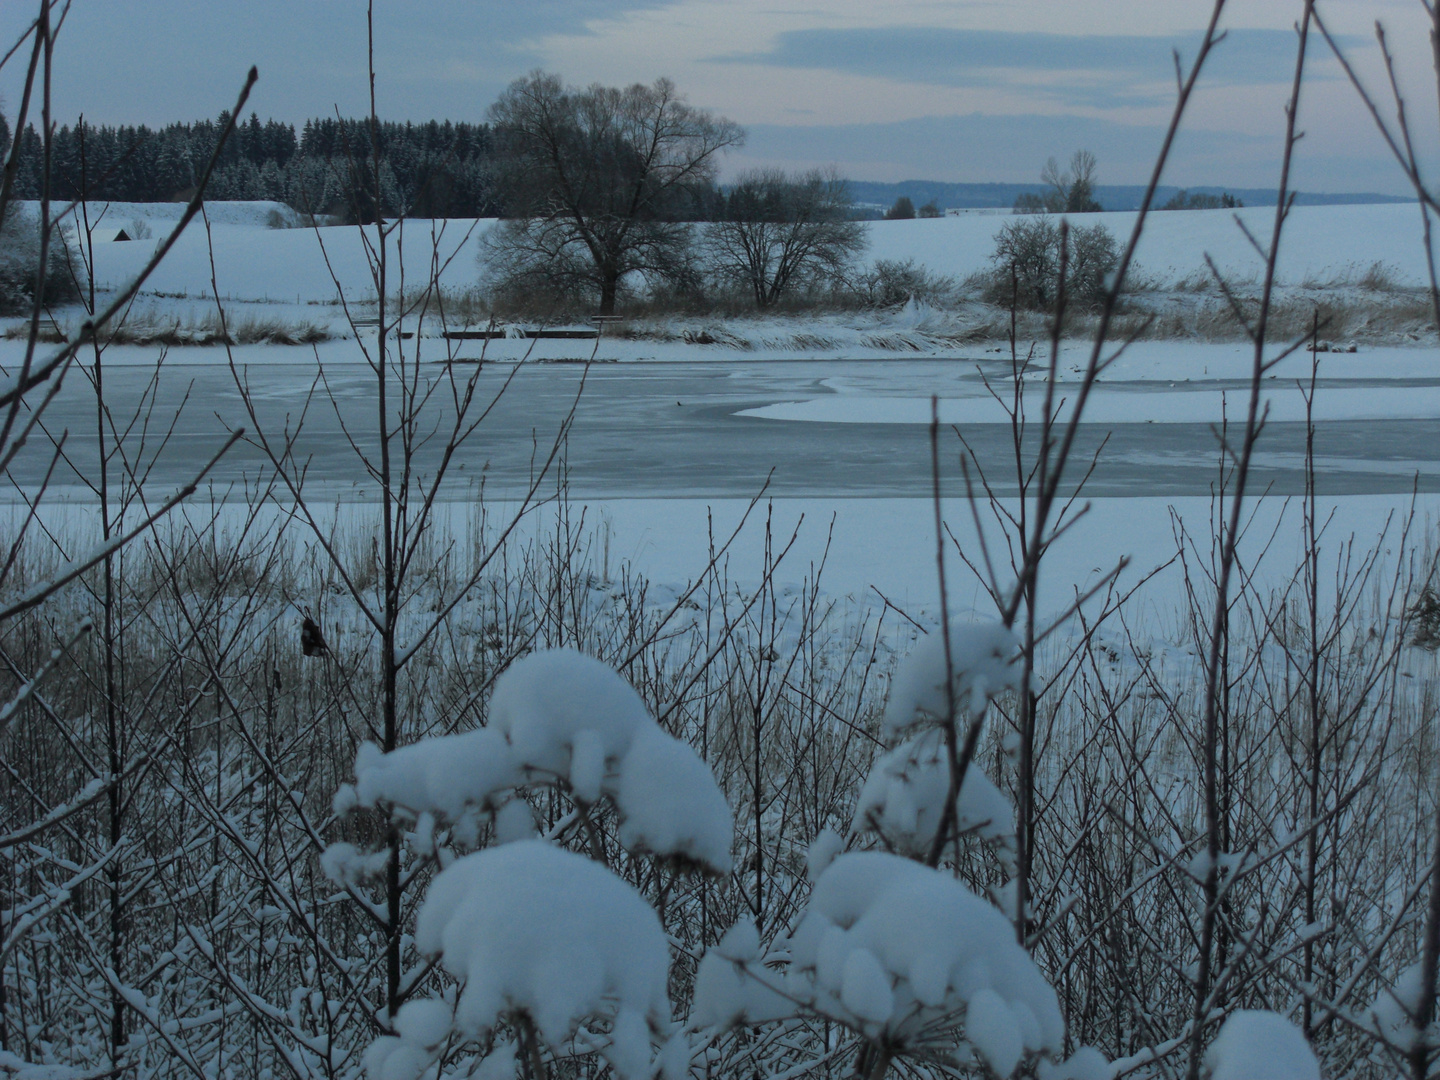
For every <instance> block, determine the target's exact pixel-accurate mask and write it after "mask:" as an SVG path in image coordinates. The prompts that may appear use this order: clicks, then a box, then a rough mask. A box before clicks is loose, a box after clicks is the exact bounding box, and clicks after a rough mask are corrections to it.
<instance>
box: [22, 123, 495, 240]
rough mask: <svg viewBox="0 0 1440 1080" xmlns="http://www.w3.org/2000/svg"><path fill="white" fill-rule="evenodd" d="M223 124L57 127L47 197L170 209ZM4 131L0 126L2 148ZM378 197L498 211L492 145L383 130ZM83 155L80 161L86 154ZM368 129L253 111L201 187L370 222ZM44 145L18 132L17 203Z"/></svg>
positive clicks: (433, 213)
mask: <svg viewBox="0 0 1440 1080" xmlns="http://www.w3.org/2000/svg"><path fill="white" fill-rule="evenodd" d="M228 119H229V117H228V115H226V114H223V113H222V114H221V116H220V117H219V118H218V119H216V120H214V121H211V120H201V121H198V122H196V123H189V124H181V123H176V124H169V125H167V126H165V127H163V128H158V129H152V128H149V127H146V126H144V125H143V124H142V125H139V126H132V125H121V126H119V127H110V126H107V125H100V126H97V125H94V124H89V123H86V124H84V125H83V127H82V125H80V124H76V125H75V126H73V127H71V126H65V127H61V128H59V129H58V130H57V131H56V133H55V139H54V143H53V146H52V161H51V189H50V190H51V197H52V198H55V199H67V200H68V199H74V198H78V197H79V196H80V195H81V193H82V192H85V193H87V194H88V196H89V197H90V198H92V199H113V200H115V201H117V202H166V201H169V200H172V199H176V198H179V197H182V196H184V197H188V195H189V194H190V193H193V190H194V188H195V185H196V183H197V181H198V179H199V177H200V174H201V173H202V172H203V171H204V168H205V165H206V163H207V162H208V161H209V160H210V157H211V155H212V154H213V153H214V151H215V145H216V143H217V142H218V141H219V137H220V132H221V131H223V130H224V128H225V125H226V123H227V122H228ZM10 141H11V131H10V127H9V124H8V122H7V121H6V120H5V118H4V117H0V147H4V149H5V152H7V153H8V151H9V147H10ZM378 141H379V148H380V158H381V165H380V170H379V172H380V191H379V196H378V202H379V204H380V206H381V208H382V211H383V212H384V213H385V214H387V215H393V214H398V213H400V212H401V211H402V209H403V210H404V211H405V212H407V213H409V214H410V215H411V216H414V217H485V216H493V215H495V214H496V213H498V212H499V211H500V209H501V207H500V206H499V205H498V203H497V202H496V200H495V198H494V195H493V188H494V185H493V183H492V182H491V176H492V173H493V168H492V162H491V157H492V154H493V149H494V145H495V140H494V139H493V137H492V132H491V129H490V127H489V125H487V124H466V123H453V122H451V121H448V120H447V121H444V122H443V123H442V122H438V121H433V120H432V121H429V122H428V123H423V124H413V123H405V124H399V123H382V124H381V125H380V129H379V140H378ZM82 151H83V152H82ZM372 152H373V149H372V143H371V133H370V125H369V123H368V122H367V121H363V120H338V119H329V120H326V119H319V120H307V121H306V122H305V125H304V127H303V128H301V130H300V132H299V134H298V135H297V133H296V130H295V128H294V126H292V125H290V124H286V123H283V122H281V121H278V120H266V121H263V122H262V121H261V120H260V118H259V117H258V116H256V115H254V114H253V113H252V114H251V116H250V119H249V120H246V121H243V122H242V123H241V124H239V125H238V126H237V128H236V131H235V135H234V137H233V138H232V139H231V140H230V141H229V142H228V143H227V144H226V145H225V148H224V151H223V153H222V155H221V158H220V161H219V163H218V167H217V169H216V171H215V174H214V175H213V176H212V177H211V180H210V184H209V187H208V188H207V194H208V197H209V198H211V199H214V200H217V201H229V200H241V199H270V200H274V201H276V202H282V203H286V204H287V205H289V206H292V207H294V208H295V209H296V210H299V211H301V212H302V213H314V214H329V215H333V216H336V217H339V218H341V219H342V220H347V221H355V220H371V219H373V214H374V206H375V204H376V202H377V196H376V193H375V191H374V190H373V188H374V186H375V185H374V179H373V174H374V170H373V169H372V168H371V163H372V162H371V159H372ZM43 168H44V165H43V157H42V155H41V140H40V136H39V134H38V133H37V132H36V130H35V128H34V126H33V125H31V126H27V127H26V129H25V131H24V132H22V133H21V135H20V153H19V162H18V170H19V171H18V174H17V176H16V196H17V197H18V198H21V199H36V198H39V197H40V188H41V183H40V181H41V175H42V171H43Z"/></svg>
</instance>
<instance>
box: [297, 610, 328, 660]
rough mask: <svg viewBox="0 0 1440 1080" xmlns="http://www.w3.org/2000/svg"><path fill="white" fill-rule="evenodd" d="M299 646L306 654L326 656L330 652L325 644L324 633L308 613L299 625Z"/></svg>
mask: <svg viewBox="0 0 1440 1080" xmlns="http://www.w3.org/2000/svg"><path fill="white" fill-rule="evenodd" d="M300 648H301V650H302V651H303V652H304V653H305V655H306V656H327V655H329V652H330V646H329V645H326V644H325V635H324V634H322V633H320V626H319V624H318V623H316V621H315V620H314V619H312V618H310V616H308V615H307V616H305V621H304V622H303V623H302V624H301V625H300Z"/></svg>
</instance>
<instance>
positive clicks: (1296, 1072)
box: [1205, 1009, 1320, 1080]
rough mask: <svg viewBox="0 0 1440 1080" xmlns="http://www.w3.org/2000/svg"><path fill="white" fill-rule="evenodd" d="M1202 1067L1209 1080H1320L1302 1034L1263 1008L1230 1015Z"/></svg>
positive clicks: (1287, 1022) (1315, 1064) (1311, 1051)
mask: <svg viewBox="0 0 1440 1080" xmlns="http://www.w3.org/2000/svg"><path fill="white" fill-rule="evenodd" d="M1205 1065H1206V1067H1207V1068H1209V1070H1210V1080H1320V1064H1319V1062H1317V1061H1316V1060H1315V1053H1314V1051H1313V1050H1311V1049H1310V1044H1309V1043H1308V1042H1306V1041H1305V1035H1304V1033H1303V1032H1301V1030H1300V1029H1299V1028H1298V1027H1296V1026H1295V1025H1294V1024H1292V1023H1291V1022H1290V1021H1289V1020H1286V1019H1285V1018H1284V1017H1283V1016H1281V1015H1280V1014H1279V1013H1273V1012H1266V1011H1264V1010H1262V1009H1242V1010H1241V1011H1239V1012H1233V1013H1231V1014H1230V1015H1229V1017H1227V1018H1226V1020H1225V1023H1224V1024H1223V1025H1222V1026H1221V1028H1220V1034H1219V1035H1217V1036H1216V1037H1215V1041H1214V1042H1213V1043H1211V1044H1210V1049H1209V1050H1207V1051H1206V1052H1205Z"/></svg>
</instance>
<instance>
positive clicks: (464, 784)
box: [322, 649, 734, 1080]
mask: <svg viewBox="0 0 1440 1080" xmlns="http://www.w3.org/2000/svg"><path fill="white" fill-rule="evenodd" d="M535 786H546V787H551V788H554V789H558V790H560V791H563V792H565V793H567V794H568V795H569V796H570V798H571V799H572V800H573V803H574V805H575V808H576V814H577V815H578V816H579V817H581V818H582V819H584V820H585V821H587V823H588V824H589V826H591V827H594V826H595V820H594V818H593V817H590V816H589V815H592V814H595V813H597V812H599V810H600V809H601V807H602V804H607V805H609V806H613V808H614V810H615V814H616V818H617V826H618V827H617V833H618V836H619V839H620V842H621V844H622V845H623V846H624V847H625V848H627V849H628V850H629V851H631V852H632V853H635V854H641V855H651V856H657V857H662V858H666V859H668V860H671V861H672V862H674V863H676V864H677V865H679V866H680V867H682V868H692V867H693V868H700V869H703V870H705V871H708V872H710V873H713V874H724V873H728V871H729V869H730V863H731V853H730V848H731V844H732V841H733V837H734V824H733V819H732V817H731V813H730V807H729V804H728V803H727V802H726V800H725V796H724V794H723V793H722V792H721V791H720V788H719V786H718V785H717V784H716V782H715V779H714V777H713V776H712V775H711V773H710V770H709V768H708V767H707V766H706V765H705V763H704V762H703V761H702V760H701V759H700V758H699V756H698V755H697V754H696V753H695V751H694V750H692V749H691V748H690V747H689V746H688V745H686V744H685V743H683V742H681V741H680V740H678V739H675V738H673V737H672V736H670V735H668V734H666V733H665V732H664V731H663V730H661V728H660V726H659V725H658V724H657V723H656V722H655V720H654V718H653V717H652V716H651V715H650V712H649V710H648V709H647V708H646V707H645V703H644V702H643V701H642V700H641V698H640V696H639V694H637V693H636V692H635V690H634V689H633V688H632V687H631V686H630V685H629V684H628V683H627V682H625V680H624V679H622V678H621V677H620V676H619V675H618V674H616V673H615V672H614V671H613V670H611V669H610V668H609V667H607V666H606V665H604V664H603V663H601V662H600V661H598V660H595V659H593V658H591V657H588V656H585V655H583V654H581V653H579V652H576V651H574V650H571V649H554V650H549V651H544V652H537V653H532V654H531V655H529V656H527V657H525V658H524V659H522V660H519V661H517V662H516V663H515V664H514V665H512V666H511V667H510V668H509V670H507V671H506V672H505V673H504V674H503V675H502V676H501V677H500V678H499V679H498V680H496V684H495V690H494V693H493V695H492V697H491V701H490V711H489V726H487V727H485V728H481V729H479V730H475V731H470V732H464V733H461V734H458V735H449V736H444V737H440V738H433V739H425V740H422V741H420V742H417V743H415V744H413V745H411V746H406V747H402V748H400V749H397V750H394V751H392V752H391V753H388V754H386V753H381V752H380V750H379V749H378V748H377V747H376V746H374V745H373V744H368V743H367V744H365V745H364V746H362V747H361V748H360V750H359V752H358V753H357V755H356V761H355V783H354V785H353V786H350V785H347V786H346V787H344V788H342V789H341V791H340V792H338V793H337V795H336V798H335V809H336V812H337V813H344V812H348V811H350V810H354V809H358V808H359V807H361V806H378V807H380V808H382V809H384V810H386V811H387V812H388V813H389V814H390V815H391V818H392V826H398V825H404V824H406V823H413V826H414V828H413V831H411V832H408V833H406V834H404V835H405V837H406V839H407V841H408V842H409V848H410V849H411V850H412V851H413V852H414V853H415V854H416V855H418V856H420V857H422V858H432V857H433V858H435V859H436V860H438V862H439V864H440V865H441V866H442V867H444V869H442V871H441V872H440V873H439V874H438V875H437V876H436V877H435V879H434V881H433V882H431V883H430V887H429V890H428V892H427V894H426V897H425V900H424V902H423V904H422V905H421V906H420V909H419V912H418V915H417V916H416V923H415V934H414V944H415V948H416V949H417V950H418V951H419V952H421V953H422V954H424V955H426V956H429V957H432V958H434V959H435V960H436V961H437V962H438V964H439V967H440V968H441V970H443V971H444V972H446V973H447V974H448V975H449V976H450V977H451V978H453V979H454V980H455V983H456V986H457V987H458V989H457V990H456V991H454V992H447V994H446V995H442V996H440V997H432V998H426V999H418V1000H412V1001H409V1002H407V1003H406V1004H405V1005H403V1006H402V1007H401V1008H400V1010H399V1011H398V1013H397V1014H396V1016H395V1017H394V1019H393V1024H392V1028H393V1033H390V1034H386V1035H382V1036H381V1037H380V1038H379V1039H377V1040H376V1041H375V1042H374V1043H373V1044H372V1045H371V1047H370V1050H369V1051H368V1052H367V1055H366V1059H365V1067H366V1071H367V1073H368V1074H369V1075H370V1076H372V1077H375V1078H377V1080H416V1078H418V1077H420V1076H421V1075H422V1074H424V1073H425V1072H426V1070H428V1069H430V1068H431V1067H432V1065H434V1063H435V1062H436V1061H437V1060H439V1059H440V1058H441V1057H442V1056H443V1055H447V1054H452V1053H453V1054H460V1055H462V1056H465V1055H468V1056H469V1058H470V1059H471V1065H472V1066H474V1067H475V1068H477V1069H479V1070H480V1071H482V1072H486V1073H487V1074H489V1073H495V1074H497V1075H498V1074H500V1073H503V1072H505V1071H506V1070H507V1069H510V1068H511V1067H513V1063H514V1056H515V1054H516V1053H522V1054H526V1055H528V1057H527V1060H534V1059H535V1058H536V1057H537V1056H538V1055H539V1054H540V1044H541V1043H543V1044H544V1045H545V1046H548V1047H549V1048H550V1049H551V1051H552V1052H555V1053H559V1052H560V1051H561V1047H562V1044H565V1043H567V1042H568V1041H569V1040H572V1039H573V1038H575V1037H576V1034H577V1031H578V1030H579V1029H580V1027H581V1025H584V1026H585V1029H586V1031H585V1034H584V1038H585V1039H586V1040H589V1043H590V1045H589V1049H591V1050H594V1051H597V1052H599V1053H600V1054H602V1055H603V1056H604V1057H605V1059H606V1060H607V1061H608V1062H609V1063H610V1065H611V1066H612V1067H613V1068H614V1070H615V1072H616V1074H617V1075H618V1076H620V1077H621V1078H622V1080H639V1078H640V1077H642V1076H644V1075H646V1074H647V1071H648V1068H649V1064H650V1051H651V1042H652V1037H653V1038H654V1039H655V1040H656V1041H658V1042H662V1043H663V1042H665V1041H666V1039H665V1037H666V1033H667V1028H668V1025H669V1023H670V1002H669V997H668V993H667V985H668V981H669V974H670V970H669V969H670V954H669V944H668V941H667V939H666V936H665V933H664V931H663V930H662V928H661V925H660V920H659V918H658V917H657V916H656V914H655V912H654V910H653V909H652V908H651V907H650V905H649V904H648V903H647V902H646V900H645V899H644V898H643V897H642V896H641V895H640V894H639V892H637V891H636V890H635V888H634V887H633V886H631V885H630V884H629V883H628V882H626V881H624V880H622V879H621V878H620V877H618V876H617V875H616V874H615V873H614V872H612V871H611V870H610V869H609V867H608V866H606V865H604V864H603V863H602V862H600V861H596V860H595V859H592V858H589V857H586V856H582V855H577V854H574V853H572V852H570V851H567V850H565V849H563V848H562V847H559V846H557V845H555V844H552V843H549V842H546V841H544V840H537V839H531V838H529V837H531V836H532V835H533V832H534V819H533V816H532V814H531V812H530V809H529V806H528V804H527V803H525V802H524V800H523V793H524V791H525V790H526V789H528V788H531V787H535ZM487 814H488V815H490V818H491V821H492V822H493V826H494V829H493V832H494V838H495V840H496V841H497V845H498V846H493V847H490V848H487V849H485V850H481V851H477V852H474V853H472V854H469V855H465V856H463V857H457V855H456V853H455V852H454V851H453V850H452V848H453V847H456V846H459V847H464V846H468V845H470V844H473V843H475V842H477V841H478V839H479V837H480V828H479V825H480V818H481V816H482V815H487ZM447 826H448V827H449V828H450V830H451V835H450V837H449V846H447V845H446V844H437V843H436V840H435V836H436V832H437V829H443V828H445V827H447ZM386 858H387V853H386V852H385V851H379V852H375V853H366V852H364V851H361V850H359V849H358V848H356V847H355V846H353V845H351V844H348V843H337V844H332V845H331V846H330V847H329V848H328V849H327V851H326V852H325V854H324V856H323V857H322V865H323V868H324V870H325V872H326V874H327V875H328V876H329V877H330V878H331V879H332V880H334V881H336V882H337V883H340V884H342V885H345V886H346V887H347V888H350V889H352V890H353V889H356V888H359V887H362V886H363V885H364V884H365V883H366V881H367V880H368V879H369V878H371V877H373V876H374V875H375V874H376V873H378V872H380V871H382V870H383V869H384V867H385V864H386ZM407 872H411V871H407ZM502 1025H505V1026H506V1028H507V1030H509V1031H511V1032H513V1033H514V1034H515V1040H514V1041H510V1042H507V1041H504V1040H501V1041H499V1042H498V1043H497V1042H496V1035H497V1030H498V1029H500V1028H501V1026H502ZM597 1026H599V1027H604V1028H607V1029H608V1034H606V1035H604V1036H601V1035H597V1034H596V1031H595V1029H596V1027H597ZM517 1044H518V1045H517ZM676 1045H677V1046H679V1047H680V1051H677V1052H676V1053H680V1052H682V1051H683V1049H684V1047H683V1042H682V1043H679V1044H676Z"/></svg>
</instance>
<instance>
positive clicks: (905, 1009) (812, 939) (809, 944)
mask: <svg viewBox="0 0 1440 1080" xmlns="http://www.w3.org/2000/svg"><path fill="white" fill-rule="evenodd" d="M790 946H791V957H792V962H793V966H794V969H795V970H794V976H795V977H796V978H797V980H798V984H801V985H803V984H807V983H808V985H804V991H805V992H806V996H807V997H809V998H810V999H811V1000H813V1002H814V1004H815V1007H816V1008H817V1009H819V1010H820V1011H821V1012H823V1013H825V1014H827V1015H830V1016H833V1017H836V1018H838V1019H841V1020H844V1021H845V1022H846V1023H848V1024H849V1025H850V1026H851V1027H853V1028H855V1029H856V1030H860V1031H863V1032H864V1033H866V1034H867V1035H868V1036H870V1037H872V1038H873V1037H875V1036H878V1035H880V1034H881V1033H882V1032H883V1033H884V1034H885V1035H886V1036H887V1037H889V1038H890V1039H891V1040H893V1041H896V1042H900V1043H903V1042H904V1041H905V1040H906V1039H907V1038H908V1037H910V1036H911V1035H914V1034H918V1033H919V1032H921V1031H922V1030H924V1029H925V1028H926V1026H927V1025H928V1024H930V1023H932V1022H933V1021H935V1020H936V1019H939V1018H941V1017H944V1016H947V1015H949V1014H953V1013H955V1012H958V1011H961V1010H964V1012H965V1014H966V1020H965V1030H966V1039H967V1040H968V1042H969V1043H970V1045H971V1046H972V1047H973V1048H974V1049H975V1051H976V1052H977V1053H978V1054H979V1055H980V1056H981V1057H982V1058H983V1059H984V1060H985V1062H986V1064H988V1065H989V1067H990V1068H991V1069H993V1070H994V1071H995V1072H996V1073H998V1074H1000V1075H1001V1076H1008V1075H1009V1074H1010V1073H1011V1072H1012V1071H1013V1070H1014V1068H1015V1066H1016V1065H1017V1064H1019V1062H1020V1060H1021V1058H1022V1057H1023V1056H1024V1055H1025V1054H1027V1053H1039V1052H1045V1051H1048V1052H1051V1053H1059V1052H1060V1051H1062V1050H1063V1049H1064V1040H1065V1022H1064V1020H1063V1018H1062V1017H1061V1014H1060V1006H1059V1003H1058V1001H1057V1000H1056V998H1055V991H1054V990H1052V989H1051V988H1050V986H1049V984H1047V983H1046V981H1045V978H1044V976H1042V975H1041V973H1040V970H1039V969H1038V968H1037V967H1036V966H1035V963H1034V961H1033V960H1031V958H1030V956H1029V954H1028V953H1026V952H1025V950H1024V949H1022V948H1021V947H1020V946H1019V945H1018V944H1016V942H1015V932H1014V930H1013V928H1012V927H1011V926H1010V924H1009V923H1008V922H1007V921H1006V920H1005V917H1004V916H1003V915H1001V914H1000V912H998V911H997V910H995V908H993V907H992V906H991V905H990V904H988V903H986V902H985V901H984V900H982V899H980V898H979V897H978V896H976V895H975V894H974V893H972V892H970V891H969V890H968V889H966V888H965V886H963V885H961V884H960V883H959V882H957V881H956V880H955V879H954V878H952V877H950V876H949V875H948V874H945V873H942V872H941V871H939V870H932V869H931V868H929V867H927V866H923V865H921V864H920V863H917V862H912V861H911V860H909V859H904V858H901V857H900V856H898V855H890V854H885V853H881V852H874V851H871V852H857V853H852V854H848V855H841V856H840V857H838V858H837V859H836V860H835V861H834V862H833V863H831V864H830V866H829V868H828V869H826V870H825V872H824V873H823V874H821V875H820V878H819V880H818V881H816V883H815V889H814V891H813V892H812V893H811V895H810V903H809V906H808V908H807V909H806V912H805V916H804V918H803V919H802V920H801V922H800V925H799V927H798V928H797V929H796V931H795V935H794V936H793V937H792V938H791V941H790ZM707 959H708V958H707ZM792 985H795V984H792ZM795 988H796V989H798V988H799V986H798V985H796V987H795ZM696 997H697V1000H698V999H699V997H700V987H699V986H698V985H697V988H696Z"/></svg>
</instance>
